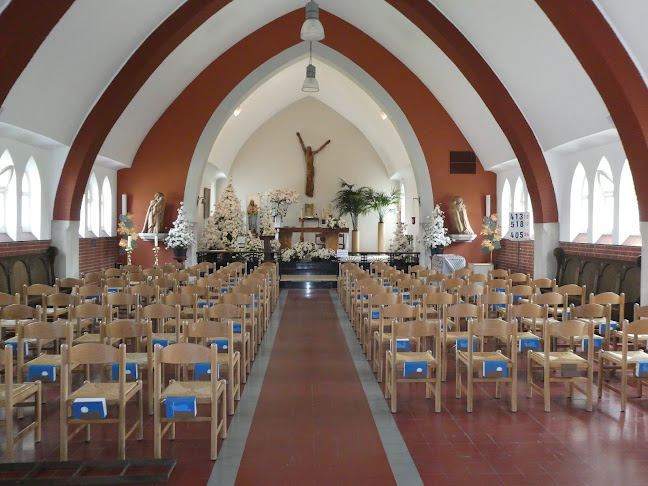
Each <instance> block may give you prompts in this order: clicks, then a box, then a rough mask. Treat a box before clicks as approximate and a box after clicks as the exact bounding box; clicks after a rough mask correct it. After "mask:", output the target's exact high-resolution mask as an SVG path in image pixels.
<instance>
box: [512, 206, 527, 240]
mask: <svg viewBox="0 0 648 486" xmlns="http://www.w3.org/2000/svg"><path fill="white" fill-rule="evenodd" d="M509 238H510V239H511V240H516V241H523V240H529V239H531V215H530V213H527V212H524V213H511V216H510V218H509Z"/></svg>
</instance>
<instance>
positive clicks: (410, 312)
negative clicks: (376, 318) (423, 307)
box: [381, 304, 418, 320]
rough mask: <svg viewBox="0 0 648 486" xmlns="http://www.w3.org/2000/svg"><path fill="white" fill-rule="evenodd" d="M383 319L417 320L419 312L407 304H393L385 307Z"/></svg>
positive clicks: (382, 314)
mask: <svg viewBox="0 0 648 486" xmlns="http://www.w3.org/2000/svg"><path fill="white" fill-rule="evenodd" d="M381 317H382V318H383V319H398V320H404V319H416V318H417V317H418V310H417V309H416V307H414V306H411V305H407V304H392V305H388V306H383V309H382V313H381Z"/></svg>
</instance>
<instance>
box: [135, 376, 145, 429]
mask: <svg viewBox="0 0 648 486" xmlns="http://www.w3.org/2000/svg"><path fill="white" fill-rule="evenodd" d="M137 413H138V417H137V440H142V439H143V438H144V390H143V387H142V386H141V384H140V389H139V392H137Z"/></svg>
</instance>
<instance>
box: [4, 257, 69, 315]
mask: <svg viewBox="0 0 648 486" xmlns="http://www.w3.org/2000/svg"><path fill="white" fill-rule="evenodd" d="M57 254H58V249H57V248H56V247H54V246H50V247H49V248H48V249H47V250H46V251H45V252H43V253H31V254H28V255H12V256H5V257H0V292H4V293H7V294H17V293H18V294H22V289H23V285H24V284H27V285H32V284H36V283H40V284H46V285H54V283H55V282H56V277H55V275H54V259H55V258H56V255H57ZM40 303H41V298H40V297H38V296H34V297H32V298H30V302H29V304H30V305H37V304H40Z"/></svg>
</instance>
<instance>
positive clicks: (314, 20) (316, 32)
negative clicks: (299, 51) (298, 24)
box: [299, 1, 324, 41]
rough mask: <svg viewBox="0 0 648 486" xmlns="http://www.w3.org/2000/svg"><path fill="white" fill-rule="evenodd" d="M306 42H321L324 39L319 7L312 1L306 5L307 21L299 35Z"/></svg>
mask: <svg viewBox="0 0 648 486" xmlns="http://www.w3.org/2000/svg"><path fill="white" fill-rule="evenodd" d="M299 36H300V37H301V39H302V40H305V41H321V40H322V39H324V26H323V25H322V22H320V20H319V5H317V3H316V2H313V1H310V2H308V3H307V4H306V20H304V23H303V25H302V28H301V32H300V34H299Z"/></svg>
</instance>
